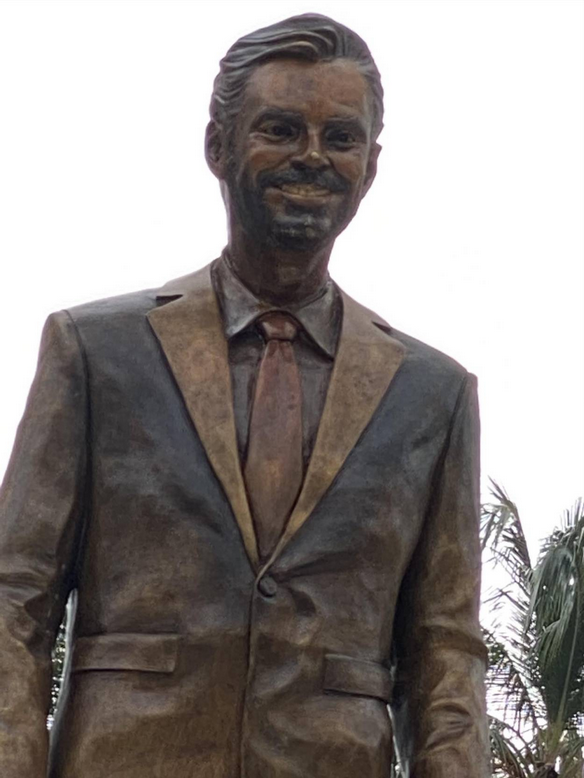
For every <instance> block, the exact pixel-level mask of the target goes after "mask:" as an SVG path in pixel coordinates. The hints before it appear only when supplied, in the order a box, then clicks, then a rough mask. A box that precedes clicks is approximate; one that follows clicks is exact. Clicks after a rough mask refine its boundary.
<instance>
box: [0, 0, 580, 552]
mask: <svg viewBox="0 0 584 778" xmlns="http://www.w3.org/2000/svg"><path fill="white" fill-rule="evenodd" d="M305 11H318V12H321V13H325V14H329V15H331V16H334V17H335V18H337V19H338V20H339V21H341V22H343V23H345V24H347V25H349V26H350V27H352V28H353V29H355V30H356V31H357V32H358V33H359V34H361V36H362V37H363V38H365V40H366V41H367V42H368V44H369V46H370V48H371V50H372V52H373V55H374V57H375V59H376V61H377V64H378V67H379V69H380V71H381V74H382V77H383V82H384V86H385V90H386V120H385V124H386V128H385V130H384V132H383V135H382V138H381V142H382V144H383V146H384V150H383V152H382V155H381V159H380V165H379V173H378V177H377V181H376V182H375V184H374V186H373V189H372V190H371V192H370V193H369V195H368V196H367V198H366V200H365V201H364V203H363V205H362V208H361V211H360V213H359V214H358V216H357V217H356V219H355V221H354V222H353V224H352V225H351V226H350V228H349V229H348V230H347V232H346V233H345V234H344V235H343V236H341V238H340V239H339V241H338V244H337V247H336V249H335V252H334V254H333V260H332V263H331V273H332V275H333V277H334V278H335V279H336V280H337V281H338V283H339V284H340V285H341V286H342V287H343V288H344V289H345V290H346V291H348V292H349V293H350V294H351V295H352V296H354V297H356V298H357V299H358V300H359V301H361V302H362V303H364V304H365V305H367V306H368V307H370V308H373V309H375V310H376V311H378V312H379V313H380V314H381V315H382V316H384V317H385V318H386V319H387V320H388V321H389V322H390V323H391V324H393V325H395V326H396V327H398V328H399V329H402V330H404V331H406V332H408V333H410V334H411V335H414V336H416V337H418V338H420V339H422V340H424V341H426V342H428V343H430V344H432V345H434V346H436V347H438V348H440V349H442V350H443V351H446V352H447V353H449V354H451V355H452V356H454V357H455V358H456V359H458V360H459V361H460V362H462V363H463V364H464V365H465V366H466V367H467V368H469V369H470V370H472V371H473V372H475V373H476V374H477V375H478V376H479V383H480V396H481V407H482V420H483V474H484V476H485V479H486V477H487V476H492V477H494V478H496V479H497V480H499V481H500V482H501V483H502V484H503V485H504V486H505V487H506V488H507V490H508V491H509V494H510V495H511V497H512V499H514V500H515V501H516V502H517V503H518V505H519V508H520V511H521V513H522V515H523V519H524V522H525V525H526V530H527V533H528V536H529V540H530V543H531V545H532V548H533V549H535V548H536V545H537V541H538V539H539V538H540V537H542V536H543V535H545V534H546V533H547V532H549V531H550V530H551V529H552V528H553V526H554V524H555V523H556V522H557V520H558V518H559V516H560V513H561V512H562V510H563V509H564V508H567V507H568V506H569V505H571V503H572V502H573V501H574V499H575V498H576V497H577V496H578V495H580V494H582V493H583V492H584V484H583V480H584V477H583V476H584V445H583V439H584V407H583V406H584V402H583V398H584V359H583V354H584V314H583V306H582V299H583V291H584V269H583V254H584V240H583V221H582V214H583V213H584V163H583V137H584V121H583V117H584V102H583V91H584V83H583V80H584V61H583V60H584V57H583V29H584V4H583V3H582V2H579V1H578V0H540V1H539V2H538V0H381V1H380V2H373V1H372V0H369V2H368V1H367V0H350V1H349V2H343V1H342V0H334V1H332V2H326V1H325V0H321V1H320V2H319V1H318V0H313V1H312V2H309V3H305V2H299V1H295V0H291V1H282V0H280V1H279V2H277V3H276V2H267V1H266V2H247V0H235V1H234V2H228V1H227V0H224V1H223V2H221V0H214V2H205V1H204V0H198V1H197V2H181V1H180V0H164V1H154V0H153V1H152V2H147V1H146V0H101V2H93V1H90V0H69V2H57V1H56V0H41V1H40V2H34V1H33V0H20V1H19V2H12V1H11V0H3V2H2V0H0V114H1V116H2V118H1V120H0V262H1V267H2V287H3V295H2V304H1V305H0V346H1V350H2V352H1V353H2V380H1V383H0V475H1V474H2V473H3V471H4V468H5V465H6V462H7V459H8V456H9V452H10V448H11V445H12V440H13V437H14V433H15V430H16V425H17V423H18V420H19V418H20V416H21V413H22V410H23V407H24V401H25V398H26V393H27V391H28V386H29V384H30V381H31V379H32V376H33V373H34V367H35V362H36V354H37V349H38V342H39V336H40V331H41V328H42V324H43V321H44V319H45V317H46V316H47V315H48V314H49V313H50V312H51V311H53V310H57V309H60V308H63V307H67V306H71V305H75V304H77V303H81V302H84V301H87V300H91V299H95V298H99V297H104V296H108V295H114V294H119V293H123V292H128V291H133V290H135V289H140V288H144V287H156V286H159V285H161V284H162V283H164V282H165V281H166V280H168V279H170V278H172V277H175V276H178V275H182V274H184V273H186V272H189V271H191V270H194V269H196V268H198V267H201V266H202V265H204V264H206V263H207V262H209V261H210V260H211V259H213V258H214V257H215V256H217V254H218V253H219V252H220V250H221V248H222V247H223V245H224V243H225V236H226V232H225V219H224V213H223V206H222V202H221V199H220V196H219V190H218V186H217V184H216V182H215V180H214V179H213V177H212V176H211V174H210V173H209V172H208V170H207V168H206V167H205V163H204V159H203V132H204V128H205V124H206V122H207V108H208V103H209V97H210V93H211V85H212V80H213V78H214V76H215V74H216V72H217V67H218V61H219V59H220V58H221V57H222V56H223V54H224V53H225V51H226V49H227V48H228V46H229V45H230V44H231V43H232V42H233V41H234V40H235V39H236V38H237V37H239V36H240V35H242V34H244V33H246V32H249V31H250V30H253V29H255V28H257V27H260V26H263V25H266V24H269V23H272V22H274V21H277V20H278V19H281V18H284V17H286V16H290V15H292V14H295V13H302V12H305Z"/></svg>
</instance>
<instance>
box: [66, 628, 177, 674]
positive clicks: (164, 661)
mask: <svg viewBox="0 0 584 778" xmlns="http://www.w3.org/2000/svg"><path fill="white" fill-rule="evenodd" d="M179 637H180V636H179V635H173V634H159V635H146V634H141V633H134V634H133V633H121V632H118V633H115V632H114V633H111V634H109V635H92V636H90V637H80V638H77V640H76V641H75V643H74V644H73V653H72V656H71V672H73V673H75V672H80V671H82V670H140V671H142V672H145V673H172V672H173V670H174V669H175V667H176V662H177V656H178V641H179Z"/></svg>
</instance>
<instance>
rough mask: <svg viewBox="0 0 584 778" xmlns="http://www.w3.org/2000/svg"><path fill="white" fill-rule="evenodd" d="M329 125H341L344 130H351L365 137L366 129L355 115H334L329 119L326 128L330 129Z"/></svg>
mask: <svg viewBox="0 0 584 778" xmlns="http://www.w3.org/2000/svg"><path fill="white" fill-rule="evenodd" d="M331 127H342V128H343V129H345V130H351V131H352V132H354V133H355V134H358V135H363V136H364V137H367V130H366V129H365V126H364V124H363V122H362V121H361V120H360V119H358V118H357V117H356V116H336V117H334V118H333V119H329V121H328V122H327V128H329V129H330V128H331Z"/></svg>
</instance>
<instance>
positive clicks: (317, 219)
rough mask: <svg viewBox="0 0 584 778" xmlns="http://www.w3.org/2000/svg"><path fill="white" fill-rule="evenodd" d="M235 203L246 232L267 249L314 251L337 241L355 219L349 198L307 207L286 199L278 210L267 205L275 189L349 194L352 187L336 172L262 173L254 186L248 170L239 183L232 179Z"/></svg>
mask: <svg viewBox="0 0 584 778" xmlns="http://www.w3.org/2000/svg"><path fill="white" fill-rule="evenodd" d="M229 178H230V179H231V182H232V185H231V186H230V188H231V191H232V195H233V201H234V204H235V206H236V208H237V211H238V213H239V216H240V219H241V224H242V226H243V228H244V229H245V231H246V232H249V233H252V234H253V235H254V237H255V238H256V239H257V238H260V239H261V240H262V241H264V242H265V243H267V244H268V245H273V246H277V247H280V248H287V249H289V250H296V251H303V250H309V249H313V250H314V249H315V248H317V247H318V246H319V245H321V244H324V243H326V242H327V241H329V240H331V238H334V237H336V236H337V235H338V234H339V232H341V230H342V229H343V228H344V227H345V226H346V225H347V223H348V222H349V221H350V218H351V216H352V213H351V201H350V198H349V197H344V198H340V199H338V198H336V203H334V204H331V203H330V202H324V203H322V205H321V204H317V203H315V204H314V205H310V206H304V205H299V204H297V203H293V202H291V201H289V200H286V199H285V198H282V202H281V203H280V204H278V207H277V209H276V208H274V207H271V206H270V205H268V204H267V203H266V201H265V197H264V193H265V191H266V189H268V188H270V187H273V188H277V189H281V188H282V186H285V185H287V184H288V185H300V186H302V185H306V186H310V185H312V186H315V187H317V188H319V189H320V188H322V189H328V190H329V191H330V192H333V193H344V192H348V190H349V188H350V186H349V183H348V182H347V181H346V180H345V179H344V178H342V177H341V176H340V175H339V174H338V173H336V172H335V171H333V170H330V169H329V170H311V169H306V170H286V171H279V172H274V171H265V172H263V173H259V174H258V176H257V178H256V181H255V183H254V182H253V181H252V180H251V177H250V175H249V171H248V170H245V171H244V173H243V175H242V176H241V177H240V179H239V181H237V182H236V183H235V177H234V176H233V175H230V176H229Z"/></svg>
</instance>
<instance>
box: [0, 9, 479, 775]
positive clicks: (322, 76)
mask: <svg viewBox="0 0 584 778" xmlns="http://www.w3.org/2000/svg"><path fill="white" fill-rule="evenodd" d="M382 113H383V105H382V89H381V83H380V79H379V74H378V72H377V69H376V67H375V64H374V62H373V60H372V58H371V55H370V53H369V51H368V49H367V47H366V45H365V44H364V42H363V41H362V40H361V39H360V38H359V37H358V36H357V35H356V34H355V33H353V32H352V31H350V30H348V29H347V28H345V27H343V26H342V25H340V24H337V23H336V22H334V21H333V20H331V19H328V18H326V17H323V16H319V15H314V14H307V15H303V16H298V17H295V18H292V19H288V20H286V21H283V22H281V23H279V24H275V25H272V26H271V27H268V28H266V29H263V30H259V31H257V32H254V33H252V34H250V35H248V36H245V37H244V38H242V39H241V40H239V41H237V43H235V44H234V46H233V47H232V48H231V49H230V50H229V52H228V53H227V55H226V57H225V58H224V59H223V60H222V63H221V71H220V74H219V75H218V77H217V79H216V81H215V87H214V92H213V98H212V103H211V121H210V123H209V127H208V132H207V141H206V153H207V159H208V163H209V166H210V168H211V170H212V172H213V173H214V174H215V175H216V176H217V178H218V179H219V181H220V184H221V191H222V194H223V197H224V200H225V203H226V207H227V213H228V222H229V242H228V245H227V248H226V249H225V251H224V252H223V254H222V255H221V257H220V258H219V259H217V260H215V261H214V262H212V263H211V264H210V265H208V266H207V267H204V268H203V269H202V270H199V271H197V272H195V273H192V274H191V275H188V276H185V277H184V278H179V279H177V280H174V281H171V282H169V283H168V284H166V285H165V286H164V287H162V288H161V289H158V290H147V291H142V292H138V293H135V294H129V295H124V296H122V297H116V298H112V299H106V300H101V301H98V302H94V303H89V304H86V305H82V306H79V307H77V308H73V309H71V310H69V311H61V312H58V313H55V314H53V315H52V316H50V317H49V319H48V322H47V324H46V327H45V331H44V334H43V340H42V345H41V351H40V357H39V364H38V371H37V375H36V378H35V381H34V384H33V386H32V389H31V393H30V397H29V400H28V404H27V407H26V411H25V414H24V418H23V421H22V423H21V426H20V428H19V432H18V436H17V439H16V443H15V447H14V452H13V456H12V459H11V462H10V465H9V468H8V472H7V475H6V479H5V482H4V485H3V489H2V493H1V502H0V607H1V611H0V614H1V618H0V677H1V678H2V681H1V684H0V774H1V775H2V777H3V778H44V777H45V776H46V775H47V774H48V775H49V776H50V778H106V777H107V778H109V776H116V778H244V777H245V778H356V776H358V777H359V778H388V776H389V774H390V764H391V759H392V752H393V745H392V734H393V733H394V732H395V739H396V743H397V746H398V751H399V755H400V758H401V760H402V764H403V765H404V769H406V774H408V775H409V776H410V778H486V776H487V775H488V772H489V769H488V754H487V750H488V749H487V735H486V726H485V709H484V689H483V675H484V669H485V659H486V657H485V648H484V645H483V642H482V640H481V633H480V629H479V623H478V605H479V577H480V553H479V542H478V501H479V476H478V471H479V454H478V412H477V403H476V380H475V378H474V376H472V375H470V374H469V373H467V371H466V370H465V369H464V368H463V367H461V366H460V365H459V364H457V363H456V362H454V361H453V360H452V359H450V358H449V357H447V356H445V355H444V354H441V353H439V352H438V351H436V350H434V349H432V348H430V347H429V346H426V345H424V344H422V343H420V342H419V341H417V340H415V339H413V338H410V337H408V336H407V335H404V334H403V333H401V332H398V331H396V330H395V329H394V328H392V327H391V326H390V325H389V324H388V323H387V322H385V321H384V320H383V319H382V318H380V317H379V316H377V315H376V314H374V313H372V312H371V311H369V310H367V309H366V308H364V307H363V306H361V305H359V304H358V303H357V302H355V301H354V300H352V299H351V298H350V297H349V296H348V295H347V294H345V293H344V292H343V291H342V290H341V289H339V287H338V286H337V285H336V284H335V283H334V282H333V281H332V280H331V279H330V277H329V275H328V271H327V266H328V261H329V256H330V253H331V250H332V247H333V244H334V241H335V239H336V237H337V235H338V234H339V233H340V232H341V231H342V230H343V229H344V228H345V227H346V226H347V224H348V223H349V221H350V220H351V219H352V217H353V216H354V214H355V212H356V211H357V208H358V206H359V203H360V201H361V199H362V197H363V196H364V195H365V193H366V192H367V190H368V189H369V187H370V185H371V183H372V181H373V179H374V177H375V170H376V159H377V156H378V153H379V151H380V147H379V145H378V144H377V141H376V139H377V136H378V133H379V131H380V129H381V126H382ZM356 260H357V258H356ZM413 296H414V292H412V297H413ZM68 598H70V599H71V602H72V603H73V606H74V607H73V608H72V610H73V611H75V613H74V615H72V617H71V618H70V620H69V646H70V650H69V655H68V660H67V666H66V679H65V682H64V687H63V692H62V694H61V698H60V700H59V705H58V711H57V715H56V720H55V724H54V726H53V728H52V731H51V733H50V741H49V735H48V733H47V730H46V716H47V710H48V706H49V687H50V678H51V666H50V652H51V647H52V645H53V642H54V640H55V635H56V631H57V629H58V627H59V624H60V622H61V620H62V617H63V613H64V608H65V603H66V601H67V599H68ZM388 704H389V706H390V708H391V717H390V715H389V712H388ZM392 722H393V724H392Z"/></svg>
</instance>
